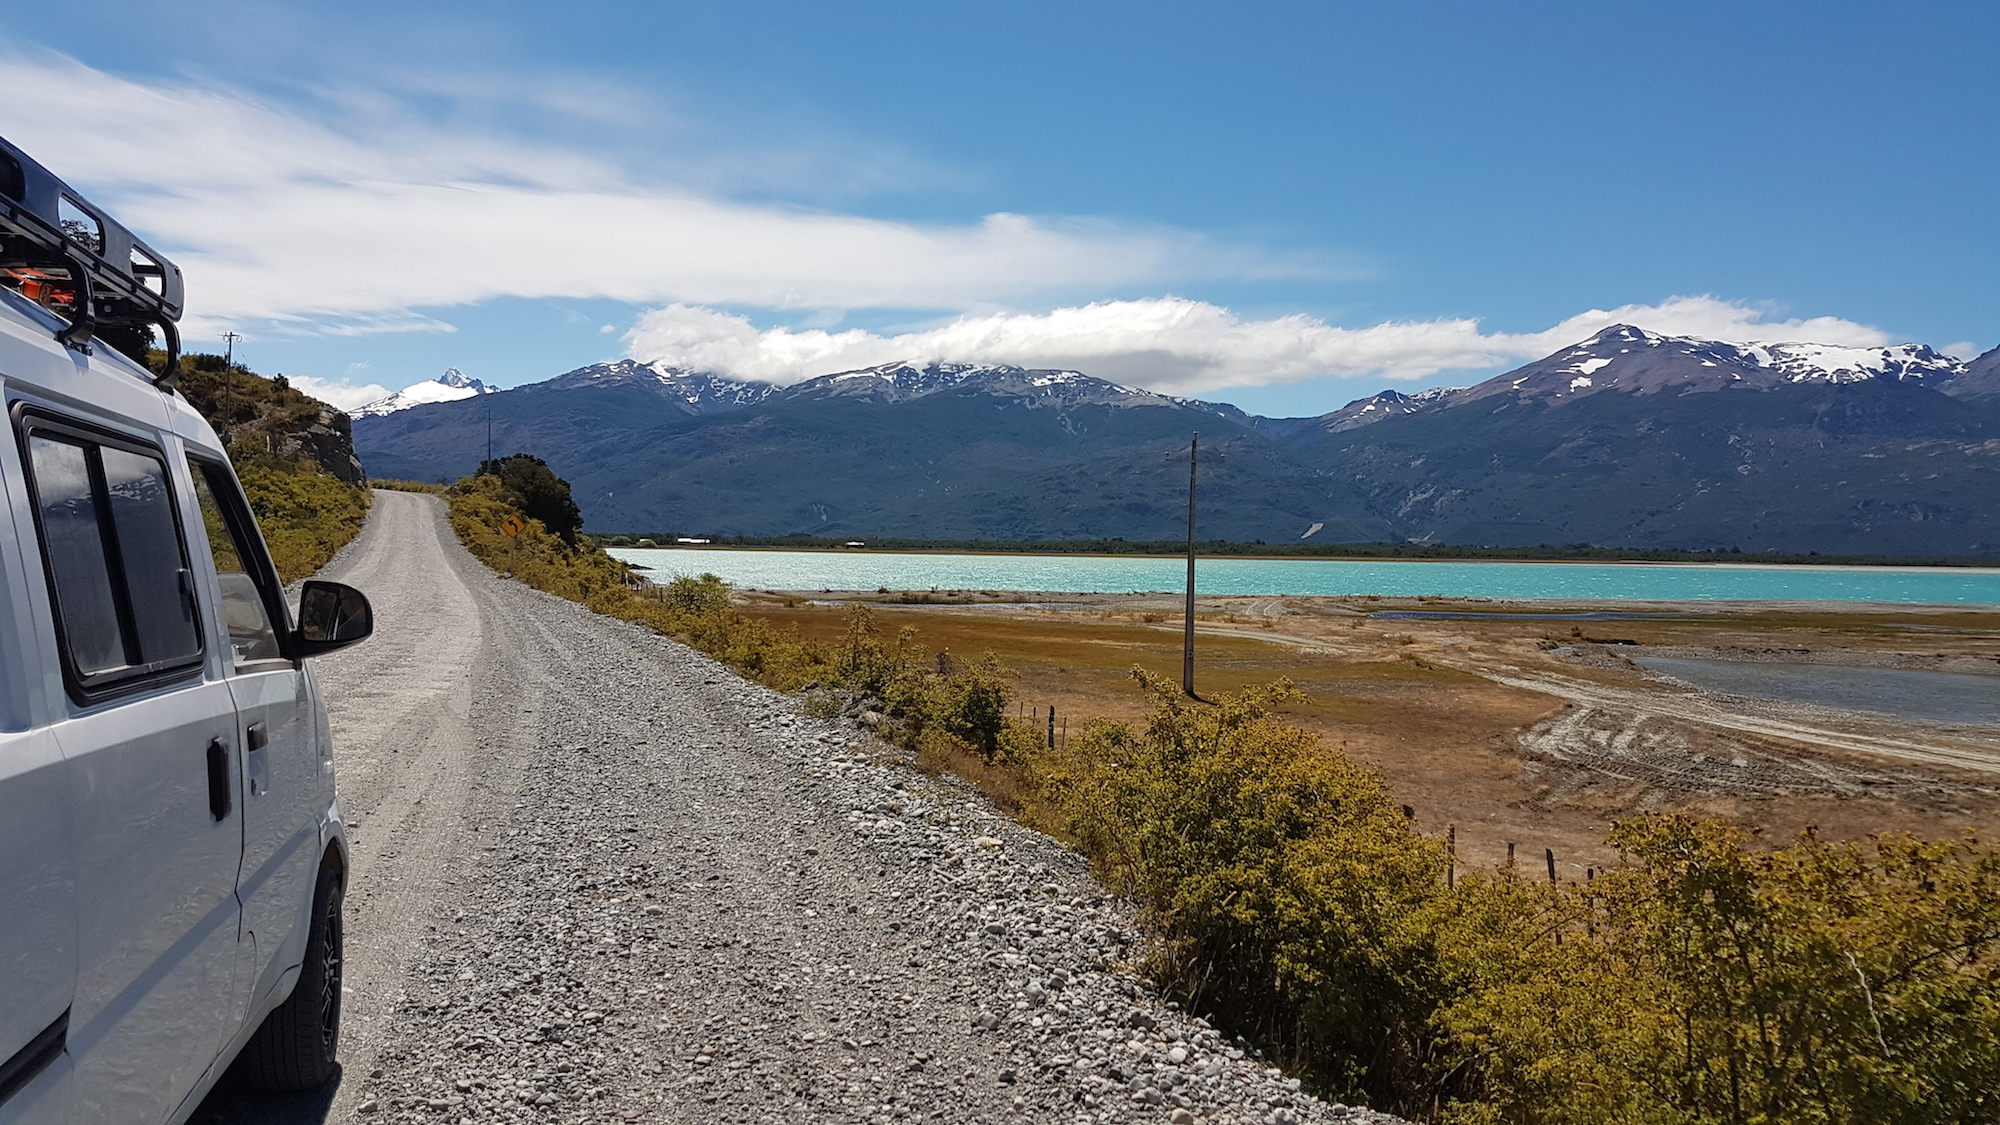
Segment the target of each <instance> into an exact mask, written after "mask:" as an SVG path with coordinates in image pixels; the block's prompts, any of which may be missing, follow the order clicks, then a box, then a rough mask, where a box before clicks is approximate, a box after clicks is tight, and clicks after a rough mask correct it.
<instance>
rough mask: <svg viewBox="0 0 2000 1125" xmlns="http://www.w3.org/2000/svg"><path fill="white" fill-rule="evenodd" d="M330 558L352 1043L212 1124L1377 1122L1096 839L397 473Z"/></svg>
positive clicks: (235, 1094)
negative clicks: (943, 773)
mask: <svg viewBox="0 0 2000 1125" xmlns="http://www.w3.org/2000/svg"><path fill="white" fill-rule="evenodd" d="M376 495H377V502H376V507H375V511H374V513H373V515H372V516H371V518H370V522H369V525H368V527H367V529H366V530H365V531H364V533H363V535H362V537H361V538H360V539H359V540H357V541H356V543H355V544H354V545H353V546H352V547H351V548H350V549H349V550H348V551H347V552H346V553H345V554H344V555H343V557H342V558H340V559H338V560H336V563H335V565H334V566H332V567H331V568H329V571H328V576H329V577H332V578H335V579H338V580H342V581H348V582H351V583H353V584H354V585H357V586H359V587H361V588H362V589H363V590H365V591H366V592H367V593H368V594H369V595H370V597H371V598H372V599H373V601H374V603H375V606H376V611H377V623H378V629H379V632H378V633H377V635H376V637H375V639H373V640H371V641H370V642H368V643H367V644H364V645H361V646H358V647H356V648H355V649H352V650H349V651H348V652H345V653H341V654H338V655H336V656H334V657H330V658H327V659H325V660H324V661H323V662H321V663H319V664H318V665H316V672H317V674H318V676H319V678H320V680H321V682H322V684H323V685H324V688H325V691H326V693H327V696H328V699H329V701H330V706H329V711H330V715H331V719H332V724H333V734H334V739H335V746H336V765H337V769H338V771H339V777H340V785H341V792H342V801H343V807H344V809H345V812H346V814H347V817H348V819H349V821H350V823H351V824H352V825H353V826H354V833H353V834H354V865H353V872H352V876H351V879H350V887H351V891H350V896H349V899H348V919H349V939H348V941H349V944H348V976H347V983H348V986H349V990H348V994H347V1010H346V1024H345V1030H344V1033H343V1045H342V1057H343V1063H344V1072H343V1074H342V1077H341V1078H340V1080H339V1082H338V1083H337V1085H335V1086H332V1087H330V1088H328V1089H327V1090H324V1091H321V1092H318V1093H316V1094H313V1095H309V1096H303V1097H297V1098H289V1099H279V1100H269V1099H263V1098H259V1097H256V1096H254V1095H252V1094H249V1093H246V1092H244V1091H242V1090H240V1089H237V1088H235V1087H234V1086H227V1085H226V1086H225V1087H224V1088H223V1089H221V1090H219V1091H218V1092H217V1093H216V1094H215V1095H214V1096H212V1097H211V1098H210V1099H209V1101H208V1103H207V1104H205V1105H204V1106H203V1107H202V1108H201V1109H200V1110H199V1111H197V1113H196V1115H195V1117H194V1119H193V1120H194V1121H196V1122H201V1123H214V1122H230V1123H247V1122H286V1123H294V1122H323V1121H340V1122H348V1121H365V1122H378V1121H399V1122H401V1121H408V1122H417V1121H422V1122H430V1121H448V1122H454V1123H456V1122H461V1121H473V1122H486V1121H561V1122H598V1121H604V1122H611V1121H618V1122H624V1121H657V1122H682V1121H688V1122H694V1121H701V1122H707V1121H742V1122H752V1121H758V1122H762V1121H793V1120H796V1121H814V1122H818V1121H826V1120H854V1121H861V1120H867V1121H895V1120H902V1119H909V1120H919V1119H921V1120H935V1121H950V1122H974V1121H980V1122H983V1121H997V1120H1002V1119H1008V1118H1017V1119H1018V1118H1021V1117H1025V1118H1026V1119H1031V1120H1063V1121H1071V1122H1086V1121H1090V1122H1097V1121H1158V1122H1170V1123H1171V1122H1193V1121H1202V1122H1218V1123H1220V1122H1263V1123H1269V1125H1287V1123H1290V1122H1295V1121H1326V1120H1363V1121H1365V1120H1368V1119H1370V1118H1372V1117H1373V1115H1370V1114H1367V1113H1366V1112H1365V1111H1349V1110H1346V1109H1345V1108H1344V1107H1330V1106H1327V1105H1324V1104H1322V1103H1319V1102H1317V1101H1314V1100H1313V1099H1310V1098H1307V1097H1304V1096H1302V1095H1300V1094H1299V1093H1298V1092H1297V1084H1296V1083H1295V1082H1291V1081H1289V1080H1287V1079H1286V1078H1285V1077H1284V1076H1283V1075H1282V1074H1279V1073H1277V1072H1276V1071H1275V1070H1271V1069H1270V1068H1267V1067H1264V1066H1262V1065H1260V1064H1258V1063H1257V1062H1256V1061H1255V1059H1254V1058H1250V1057H1246V1055H1245V1053H1244V1051H1243V1050H1241V1049H1240V1048H1239V1047H1238V1046H1237V1045H1234V1044H1232V1043H1230V1042H1228V1041H1227V1040H1226V1039H1224V1038H1223V1037H1222V1036H1221V1035H1219V1034H1218V1033H1217V1032H1215V1031H1213V1030H1211V1029H1209V1028H1207V1027H1206V1025H1204V1024H1202V1023H1201V1022H1200V1021H1198V1020H1193V1019H1191V1018H1189V1017H1188V1016H1186V1015H1184V1014H1182V1013H1179V1012H1175V1011H1172V1010H1170V1009H1168V1008H1167V1007H1165V1006H1164V1005H1162V1004H1160V1003H1159V1002H1158V1000H1157V999H1156V998H1155V997H1154V996H1153V995H1152V994H1151V993H1150V992H1148V991H1147V990H1146V989H1145V988H1144V987H1143V985H1142V983H1141V982H1138V981H1137V980H1135V979H1134V978H1133V977H1132V976H1131V973H1130V970H1129V969H1128V968H1126V967H1125V965H1126V962H1127V961H1128V960H1129V959H1130V958H1131V957H1132V956H1133V954H1134V952H1135V950H1134V947H1133V945H1132V941H1133V939H1134V935H1133V933H1132V928H1131V924H1130V920H1129V919H1128V918H1127V917H1126V916H1125V914H1124V913H1123V910H1122V908H1121V907H1120V906H1119V904H1117V903H1116V902H1114V901H1111V900H1110V899H1109V898H1108V897H1107V896H1106V895H1105V894H1104V893H1103V891H1102V889H1101V888H1100V887H1098V886H1097V885H1096V884H1095V883H1094V882H1092V881H1091V880H1090V879H1089V877H1088V876H1087V874H1086V873H1085V872H1084V871H1083V870H1082V868H1081V865H1080V863H1079V862H1078V861H1077V860H1076V858H1075V857H1074V856H1073V855H1071V854H1069V853H1066V852H1064V851H1062V850H1061V849H1060V848H1058V847H1056V846H1055V845H1053V844H1052V843H1051V842H1050V841H1048V840H1046V839H1045V838H1042V837H1039V836H1036V835H1035V834H1033V833H1030V832H1027V831H1025V830H1022V829H1020V828H1018V827H1016V826H1014V825H1013V824H1011V823H1009V822H1007V821H1005V820H1004V818H1001V817H999V816H997V815H996V814H994V812H993V811H992V810H991V808H990V807H988V806H986V805H985V804H984V802H982V801H979V800H978V799H976V798H975V797H972V796H970V795H968V794H967V793H965V792H964V791H962V790H958V789H955V788H953V787H950V786H939V785H937V784H935V783H933V782H930V781H929V780H927V779H924V778H922V777H921V776H920V775H917V774H915V773H914V772H913V771H909V770H907V769H904V768H902V767H901V766H899V765H897V764H895V763H894V762H892V761H888V760H886V759H887V758H888V757H889V755H888V754H887V751H886V749H885V748H883V747H882V746H880V744H878V743H875V742H874V741H873V740H872V738H869V737H867V736H865V735H863V734H861V733H860V732H858V731H857V730H856V729H855V728H853V727H852V726H848V725H844V724H843V723H841V722H840V721H837V720H813V719H807V718H804V717H802V716H799V715H797V714H796V713H795V712H794V710H793V707H792V702H791V701H790V700H789V699H787V698H786V697H783V696H778V695H775V694H773V693H771V692H768V691H766V690H764V689H762V688H759V687H756V686H755V685H751V684H748V683H745V682H744V681H742V680H741V679H739V678H737V677H735V676H734V675H732V674H731V673H729V672H728V670H727V669H724V668H722V667H720V666H718V665H716V664H715V663H713V662H711V661H709V660H707V659H706V658H704V657H701V656H699V655H697V654H695V653H692V652H690V651H689V650H687V649H685V648H683V647H682V646H679V645H676V644H674V643H672V642H670V641H667V640H665V639H664V638H661V637H658V636H656V635H654V634H652V633H650V632H647V631H645V630H642V629H639V628H636V627H633V626H628V625H624V624H621V623H618V622H613V621H610V620H608V619H605V618H602V617H597V616H595V615H592V614H590V613H588V612H587V611H585V610H583V609H582V608H581V607H578V606H576V605H573V604H571V603H568V602H563V601H560V600H558V599H555V598H552V597H549V596H546V595H542V594H539V593H536V592H535V591H532V590H528V589H526V588H524V587H522V586H520V585H519V584H517V583H513V582H509V581H506V580H503V579H500V578H498V577H497V576H495V575H493V574H492V573H491V572H489V571H487V570H486V569H485V568H484V567H482V566H480V565H479V564H478V563H477V562H476V561H474V560H473V559H471V557H470V556H468V555H467V554H465V552H464V551H463V550H462V549H461V548H459V547H458V545H457V544H456V542H455V541H454V540H453V539H452V537H451V534H450V531H449V529H448V528H447V527H446V526H445V524H444V521H443V519H442V505H441V504H440V503H439V502H438V501H437V500H436V499H435V498H433V497H429V496H423V495H416V494H407V493H394V492H380V493H377V494H376Z"/></svg>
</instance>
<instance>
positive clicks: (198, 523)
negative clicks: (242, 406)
mask: <svg viewBox="0 0 2000 1125" xmlns="http://www.w3.org/2000/svg"><path fill="white" fill-rule="evenodd" d="M180 312H181V280H180V272H179V270H178V269H176V268H175V267H174V266H173V264H172V263H170V262H168V261H167V260H166V259H165V258H163V257H161V256H160V255H158V254H156V253H154V252H153V251H152V250H151V249H149V248H148V247H146V246H145V245H144V244H143V243H141V242H139V241H137V240H136V239H134V238H133V237H132V236H131V234H130V233H129V232H127V231H126V230H125V229H124V228H123V227H121V226H119V225H118V224H117V223H115V222H113V221H112V220H111V219H110V218H109V217H108V216H106V215H105V214H104V213H103V212H102V211H100V210H98V209H97V208H95V207H93V206H91V205H90V204H89V203H88V202H86V201H85V200H84V199H83V198H82V197H80V196H79V195H77V194H76V193H75V192H73V191H71V190H70V189H69V188H67V187H66V186H64V185H63V184H62V182H61V181H59V180H57V179H56V178H55V177H54V176H52V175H50V174H49V173H48V172H47V171H46V170H45V169H43V168H42V167H41V166H40V165H38V164H36V163H35V162H34V161H32V160H30V159H29V158H28V157H27V156H26V155H24V154H23V153H21V152H20V151H19V150H18V149H16V148H14V147H13V146H12V145H11V144H8V143H7V142H5V141H4V140H0V395H4V401H5V408H6V411H7V414H6V425H5V426H0V502H4V504H5V511H4V512H0V1125H13V1123H16V1122H21V1123H27V1122H33V1123H35V1125H44V1123H57V1122H60V1123H74V1125H114V1123H123V1122H132V1123H135V1125H136V1123H145V1125H160V1123H163V1122H164V1123H170V1125H178V1123H179V1122H181V1121H184V1120H186V1119H187V1117H188V1116H189V1115H190V1114H191V1113H193V1112H194V1109H195V1107H196V1106H198V1105H199V1104H200V1102H201V1099H202V1096H203V1095H204V1094H205V1093H206V1092H207V1091H208V1089H209V1087H210V1086H212V1085H213V1084H214V1082H215V1080H216V1079H217V1078H218V1077H220V1076H221V1074H222V1072H223V1071H224V1070H225V1069H227V1068H228V1067H229V1066H230V1064H231V1062H232V1061H236V1060H237V1059H238V1056H239V1055H240V1056H241V1069H242V1071H243V1072H244V1073H246V1074H247V1075H248V1077H249V1078H250V1079H251V1080H252V1081H253V1082H256V1083H258V1084H260V1085H264V1086H268V1087H272V1088H289V1089H302V1088H309V1087H313V1086H317V1085H320V1084H322V1083H324V1082H325V1081H327V1080H328V1079H329V1078H330V1077H332V1075H333V1073H334V1070H335V1049H336V1046H337V1042H338V1037H339V1030H340V992H341V989H340V965H341V920H340V905H341V896H342V893H343V891H344V887H345V880H346V875H347V866H348V864H347V856H348V849H347V841H346V836H345V830H344V829H343V827H342V825H341V819H340V808H339V804H338V802H337V800H336V798H335V794H334V784H333V756H332V747H331V746H330V745H329V743H328V738H327V724H326V715H325V712H324V711H323V710H322V708H321V706H320V700H319V697H318V693H317V691H316V690H315V688H314V686H313V681H312V677H311V676H310V675H309V674H308V673H307V671H306V666H305V658H306V657H308V656H311V655H313V654H315V653H320V652H327V651H330V650H332V649H335V648H339V647H342V646H344V645H348V644H352V643H353V642H355V641H358V640H360V639H362V638H364V637H366V636H367V635H368V633H369V632H370V630H371V629H372V627H373V618H372V614H371V611H370V609H369V607H368V601H367V599H366V598H365V597H363V596H362V595H361V594H360V592H359V591H356V590H353V589H351V588H349V587H346V586H341V585H339V584H336V583H330V582H307V583H306V584H305V588H304V592H303V594H302V595H301V598H300V609H299V623H298V625H297V626H294V624H293V621H292V616H291V613H290V612H289V608H288V607H287V605H286V603H285V599H284V592H283V589H282V588H281V586H280V585H279V582H278V576H277V572H276V571H275V570H274V569H273V567H272V566H271V561H270V556H269V555H268V554H267V552H266V551H265V548H264V541H263V538H262V536H261V535H259V533H258V530H257V524H256V522H255V520H254V519H253V518H252V517H251V513H250V509H249V508H248V506H247V505H246V504H245V503H244V500H243V493H242V490H241V489H240V487H239V486H238V484H237V481H236V476H235V473H234V472H233V471H232V470H231V469H230V466H229V460H228V458H227V456H225V454H224V451H223V448H222V445H221V443H220V442H219V441H217V439H216V435H215V433H214V431H213V430H211V429H210V428H209V426H208V423H206V422H205V421H203V420H202V418H201V416H200V415H199V414H197V413H196V412H195V410H194V409H193V408H192V407H190V406H189V405H188V404H187V403H186V402H185V401H184V400H183V399H182V398H181V397H180V396H179V395H177V394H176V393H175V392H174V390H173V376H174V375H175V374H176V373H177V372H178V369H179V355H178V351H179V342H178V337H177V335H176V333H175V329H174V322H175V321H176V320H177V319H178V317H179V316H180ZM155 328H158V329H159V330H160V331H161V332H162V333H163V334H164V337H165V342H166V346H167V351H168V357H169V358H168V366H167V372H168V374H167V375H165V376H160V377H155V376H154V375H153V374H152V373H151V372H150V371H148V370H147V369H146V368H145V367H144V366H143V365H141V364H138V363H134V362H132V360H131V359H129V358H127V355H125V354H120V352H121V349H122V350H123V351H125V352H128V353H133V354H137V355H140V356H143V355H144V354H145V353H144V350H143V349H144V347H145V345H146V343H147V342H149V341H150V340H151V339H152V336H153V330H154V329H155Z"/></svg>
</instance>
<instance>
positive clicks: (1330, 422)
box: [1318, 387, 1467, 433]
mask: <svg viewBox="0 0 2000 1125" xmlns="http://www.w3.org/2000/svg"><path fill="white" fill-rule="evenodd" d="M1466 389H1467V388H1465V387H1432V388H1431V389H1429V390H1427V391H1418V392H1417V393H1416V394H1413V395H1406V394H1404V393H1402V392H1401V391H1383V392H1381V393H1380V394H1373V395H1369V396H1368V397H1367V398H1358V399H1355V400H1354V401H1353V402H1350V403H1348V404H1347V405H1346V406H1343V407H1341V408H1340V409H1339V410H1336V411H1333V412H1332V413H1330V414H1322V415H1320V417H1319V419H1318V422H1319V428H1320V429H1323V430H1326V431H1328V432H1329V433H1339V432H1340V431H1342V430H1351V429H1354V428H1355V427H1357V426H1366V425H1368V424H1369V423H1370V422H1380V421H1381V420H1382V419H1384V418H1393V417H1396V416H1397V415H1400V414H1416V413H1419V412H1420V411H1422V410H1424V409H1425V408H1427V407H1429V406H1431V405H1433V404H1434V403H1438V402H1441V401H1443V400H1444V399H1446V398H1449V397H1450V396H1452V395H1455V394H1458V393H1460V392H1462V391H1464V390H1466Z"/></svg>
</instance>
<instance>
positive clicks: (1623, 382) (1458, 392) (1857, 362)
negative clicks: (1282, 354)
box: [1320, 324, 1978, 431]
mask: <svg viewBox="0 0 2000 1125" xmlns="http://www.w3.org/2000/svg"><path fill="white" fill-rule="evenodd" d="M1975 362H1978V361H1975ZM1969 366H1970V365H1968V364H1967V362H1966V361H1964V360H1960V359H1956V358H1953V357H1952V356H1948V355H1945V354H1944V353H1942V352H1939V351H1936V350H1934V349H1932V348H1930V347H1928V346H1926V345H1923V344H1897V345H1894V346H1891V347H1879V348H1856V347H1845V346H1841V345H1837V344H1813V343H1759V344H1730V343H1724V342H1722V341H1720V340H1703V339H1699V338H1696V337H1692V336H1662V335H1660V334H1659V333H1656V332H1648V331H1646V330H1645V329H1643V328H1636V327H1634V326H1632V325H1629V324H1619V325H1613V326H1612V327H1610V328H1606V329H1605V330H1603V331H1602V332H1599V333H1598V334H1597V335H1595V336H1592V337H1591V338H1590V339H1588V340H1585V341H1583V342H1582V343H1579V344H1575V345H1572V346H1570V347H1567V348H1564V349H1562V350H1561V351H1558V352H1556V353H1555V354H1554V355H1551V356H1548V357H1547V358H1544V359H1539V360H1536V361H1535V362H1533V363H1530V364H1527V365H1526V366H1524V367H1518V368H1516V369H1514V370H1512V371H1509V372H1507V373H1506V374H1504V375H1498V376H1495V377H1494V378H1492V379H1488V380H1487V381H1485V382H1483V383H1480V384H1477V385H1475V386H1471V387H1450V388H1436V389H1433V390H1428V391H1423V392H1420V393H1418V394H1415V395H1403V394H1399V393H1397V392H1395V391H1384V392H1382V393H1381V394H1378V395H1373V396H1370V397H1369V398H1365V399H1357V400H1356V401H1354V402H1351V403H1349V404H1347V405H1346V406H1343V407H1341V408H1340V409H1339V410H1336V411H1334V412H1332V413H1330V414H1326V415H1323V416H1321V419H1320V422H1321V428H1323V429H1325V430H1328V431H1341V430H1349V429H1353V428H1354V427H1356V426H1365V425H1370V424H1373V423H1376V422H1380V421H1383V420H1385V419H1387V418H1392V417H1398V416H1402V415H1408V414H1421V413H1425V412H1427V411H1433V410H1448V409H1452V408H1455V407H1459V406H1465V405H1469V404H1471V403H1475V402H1482V401H1488V400H1493V399H1511V400H1517V401H1523V402H1540V403H1543V404H1546V405H1550V406H1555V405H1560V404H1561V403H1563V402H1569V401H1576V400H1580V399H1583V398H1587V397H1590V396H1592V395H1601V394H1605V393H1607V392H1614V391H1617V392H1624V393H1626V394H1634V395H1659V394H1674V395H1682V394H1699V393H1704V392H1715V391H1745V390H1753V391H1768V390H1773V389H1775V388H1778V387H1784V386H1796V385H1802V384H1803V385H1829V386H1837V385H1841V384H1848V383H1860V382H1866V381H1869V380H1875V379H1882V380H1890V381H1894V382H1904V383H1914V384H1918V385H1921V386H1926V387H1930V388H1932V389H1935V390H1940V391H1943V392H1945V393H1946V394H1954V393H1958V392H1960V391H1961V390H1964V389H1966V388H1965V387H1964V386H1963V382H1964V380H1965V378H1966V375H1967V371H1968V368H1969Z"/></svg>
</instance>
